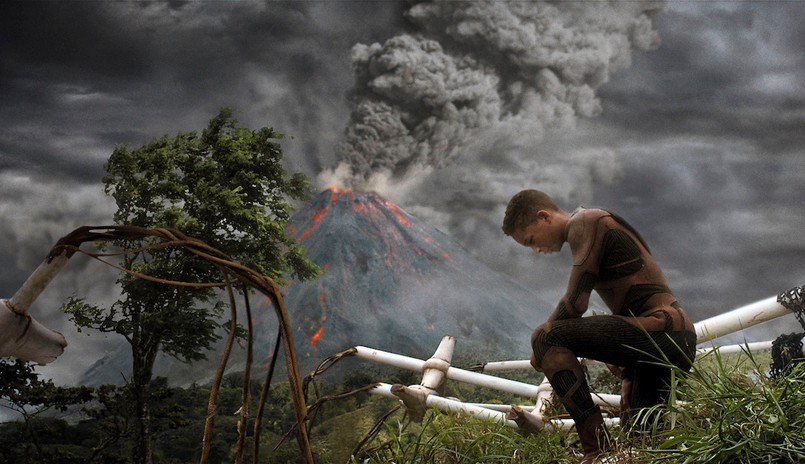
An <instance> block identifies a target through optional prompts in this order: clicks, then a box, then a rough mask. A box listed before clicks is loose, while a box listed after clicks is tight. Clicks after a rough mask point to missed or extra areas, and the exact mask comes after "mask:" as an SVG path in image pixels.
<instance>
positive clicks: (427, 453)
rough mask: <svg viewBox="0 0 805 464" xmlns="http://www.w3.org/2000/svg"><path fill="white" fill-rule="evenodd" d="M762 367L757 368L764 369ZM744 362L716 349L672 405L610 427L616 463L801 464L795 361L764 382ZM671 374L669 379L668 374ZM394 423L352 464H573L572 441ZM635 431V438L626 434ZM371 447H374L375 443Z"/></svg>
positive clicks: (802, 401)
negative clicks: (782, 374) (789, 368)
mask: <svg viewBox="0 0 805 464" xmlns="http://www.w3.org/2000/svg"><path fill="white" fill-rule="evenodd" d="M766 366H767V364H766ZM766 371H767V368H766V367H763V366H762V364H761V363H760V362H759V361H758V359H756V358H755V357H754V356H752V355H751V354H750V355H747V354H746V353H745V354H743V355H740V356H730V357H724V356H722V355H720V354H719V353H718V352H717V351H715V352H712V353H711V354H709V355H706V356H704V357H702V358H701V359H698V360H697V361H696V364H695V365H694V368H693V369H692V371H691V372H690V373H689V374H688V375H687V376H682V375H675V376H674V378H675V382H674V386H673V392H672V395H671V398H672V401H671V402H670V404H668V405H661V406H658V407H657V408H656V409H655V410H653V411H645V412H646V414H641V415H639V416H638V417H637V418H636V419H635V424H636V426H635V427H634V428H632V429H631V431H627V430H624V429H617V430H614V431H613V435H614V436H615V437H616V440H617V441H618V446H617V450H616V452H615V453H613V454H614V455H615V456H616V457H617V460H616V461H615V462H618V463H621V464H624V463H630V464H631V463H641V464H643V463H681V464H716V463H723V464H743V463H746V464H756V463H769V464H782V463H805V363H803V364H800V365H799V366H797V367H796V368H795V369H794V370H793V372H792V373H791V374H790V375H789V376H786V377H784V378H781V379H774V378H771V377H770V376H769V375H768V374H767V373H766ZM677 374H679V373H677ZM405 424H406V422H403V421H400V420H397V421H396V422H394V423H393V424H387V426H386V430H385V432H384V433H383V434H381V436H380V437H378V439H377V440H376V441H377V442H378V443H380V445H379V447H378V448H377V449H376V450H375V451H373V452H372V453H370V454H369V455H367V456H363V457H360V458H355V457H353V458H352V460H351V462H352V463H353V464H381V463H383V464H387V463H396V464H409V463H410V464H414V463H417V464H424V463H429V464H430V463H434V464H459V463H461V464H465V463H466V464H470V463H534V464H549V463H550V464H564V463H577V462H578V460H579V457H578V454H577V453H575V452H574V449H576V448H577V445H576V444H575V443H574V442H575V440H576V437H575V434H572V433H571V434H566V433H561V432H551V431H543V432H541V433H539V434H536V435H532V436H530V437H524V436H521V435H520V434H519V433H518V432H517V431H516V430H514V429H511V428H509V427H507V426H505V425H502V424H495V423H484V422H481V421H478V420H477V419H474V418H471V417H461V416H459V417H455V416H448V415H443V414H441V413H438V412H437V411H431V412H429V413H428V415H427V416H426V420H425V421H424V422H423V423H422V424H408V425H405ZM638 430H639V431H640V432H636V431H638ZM378 443H376V445H377V444H378Z"/></svg>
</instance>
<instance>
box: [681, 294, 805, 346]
mask: <svg viewBox="0 0 805 464" xmlns="http://www.w3.org/2000/svg"><path fill="white" fill-rule="evenodd" d="M787 314H791V311H790V310H788V309H787V308H786V307H785V306H783V305H781V304H780V303H778V302H777V297H776V296H772V297H769V298H766V299H765V300H760V301H757V302H755V303H752V304H748V305H746V306H741V307H740V308H737V309H733V310H732V311H728V312H726V313H724V314H719V315H718V316H713V317H711V318H709V319H705V320H703V321H701V322H698V323H696V324H694V328H695V329H696V343H704V342H706V341H709V340H712V339H714V338H718V337H721V336H722V335H727V334H731V333H733V332H737V331H739V330H743V329H746V328H747V327H752V326H753V325H757V324H760V323H761V322H766V321H770V320H772V319H776V318H778V317H780V316H785V315H787Z"/></svg>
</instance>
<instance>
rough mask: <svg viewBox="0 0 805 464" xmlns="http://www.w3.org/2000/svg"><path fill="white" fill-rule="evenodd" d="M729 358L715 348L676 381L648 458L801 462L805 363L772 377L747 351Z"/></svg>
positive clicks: (687, 463)
mask: <svg viewBox="0 0 805 464" xmlns="http://www.w3.org/2000/svg"><path fill="white" fill-rule="evenodd" d="M735 359H736V358H734V357H733V358H730V359H727V358H725V357H723V356H721V355H720V354H719V353H718V352H717V351H715V352H713V353H711V354H710V355H709V356H706V357H705V359H701V360H699V361H697V363H696V366H695V367H694V369H693V370H692V371H691V373H690V374H689V375H688V376H687V377H686V378H684V379H681V380H680V382H679V385H677V390H678V392H679V394H680V396H681V397H682V398H683V399H684V403H680V404H677V405H669V406H667V412H668V414H667V415H666V417H673V418H674V419H675V420H676V424H675V426H674V427H673V428H672V429H669V430H665V431H662V432H659V433H655V434H654V437H652V438H653V439H654V440H655V442H657V443H658V446H657V447H656V448H655V449H653V450H647V451H648V452H650V453H651V455H652V456H653V459H652V461H651V462H658V463H659V462H673V463H682V464H715V463H724V464H738V463H747V464H749V463H751V464H755V463H774V464H778V463H779V464H783V463H799V462H803V463H805V364H799V365H798V366H796V367H795V368H794V369H793V371H792V372H791V374H790V375H788V376H785V377H782V378H779V379H775V378H772V377H770V376H769V375H768V374H767V368H766V367H762V365H761V364H760V363H759V362H758V360H757V359H756V358H755V357H754V356H753V355H751V354H749V353H745V354H744V357H743V358H740V360H739V361H735ZM666 422H667V421H666ZM655 432H656V430H655Z"/></svg>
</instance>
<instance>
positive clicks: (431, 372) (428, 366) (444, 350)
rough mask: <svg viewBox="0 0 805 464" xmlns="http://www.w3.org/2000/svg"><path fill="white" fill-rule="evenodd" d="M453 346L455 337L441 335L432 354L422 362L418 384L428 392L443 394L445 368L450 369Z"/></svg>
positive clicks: (445, 376)
mask: <svg viewBox="0 0 805 464" xmlns="http://www.w3.org/2000/svg"><path fill="white" fill-rule="evenodd" d="M455 347H456V339H455V338H454V337H453V336H451V335H445V336H444V337H442V341H441V342H440V343H439V347H438V348H436V352H435V353H433V356H431V358H430V359H428V360H427V361H425V364H423V366H422V382H420V385H421V386H423V387H424V388H426V389H427V390H428V391H429V393H436V394H438V395H442V394H444V387H445V384H446V383H447V370H448V369H450V362H451V361H452V359H453V350H454V349H455Z"/></svg>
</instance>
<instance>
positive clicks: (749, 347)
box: [696, 341, 773, 356]
mask: <svg viewBox="0 0 805 464" xmlns="http://www.w3.org/2000/svg"><path fill="white" fill-rule="evenodd" d="M772 343H773V341H765V342H752V343H739V344H737V345H724V346H715V345H714V346H710V347H705V348H699V349H698V350H696V355H697V356H700V355H704V354H707V353H710V352H713V351H715V350H718V352H719V353H721V354H733V353H743V352H745V351H749V352H750V353H752V352H757V351H768V350H770V349H771V345H772Z"/></svg>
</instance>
